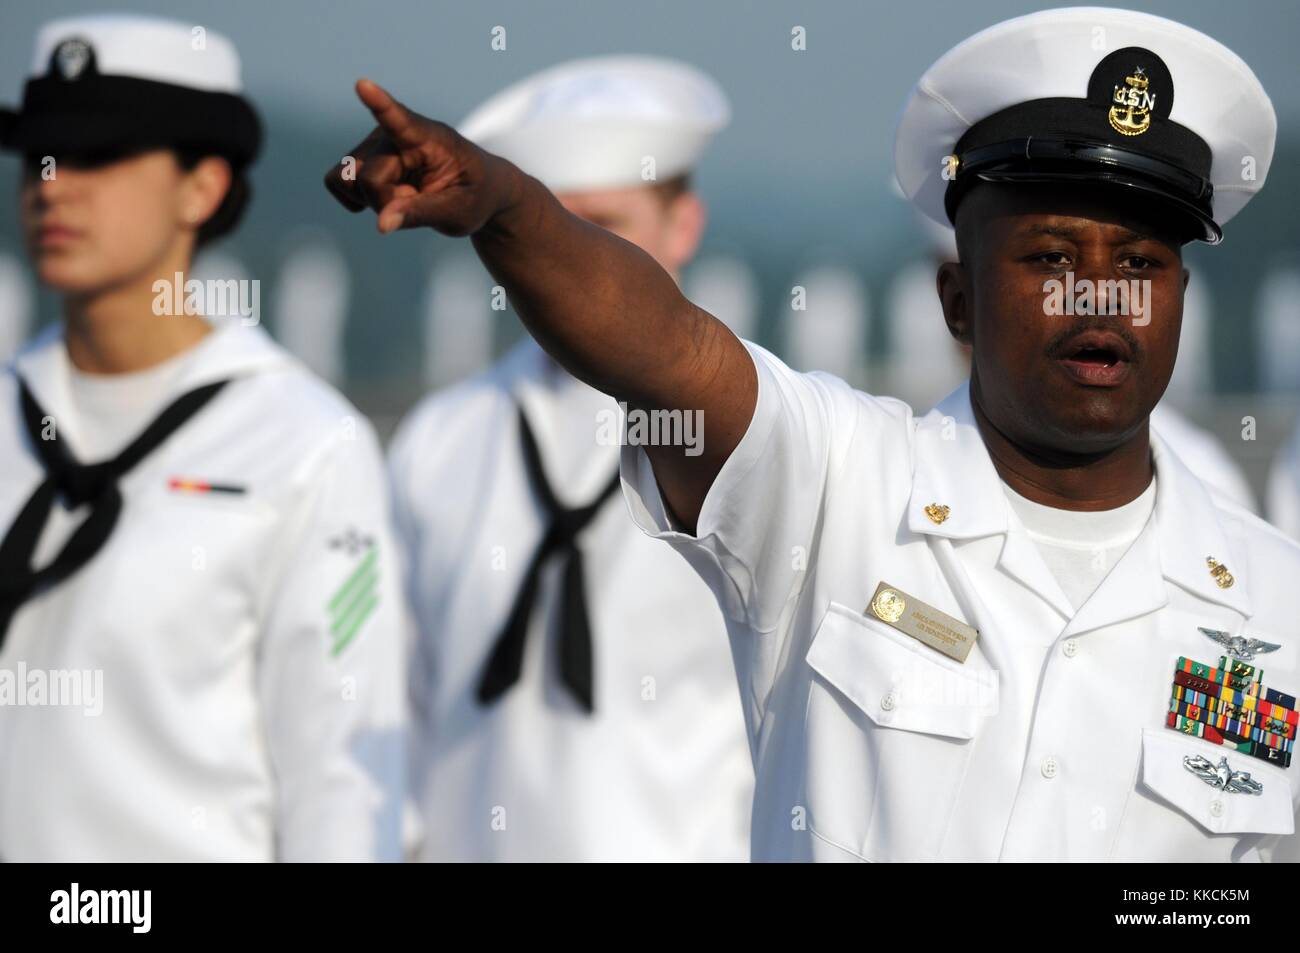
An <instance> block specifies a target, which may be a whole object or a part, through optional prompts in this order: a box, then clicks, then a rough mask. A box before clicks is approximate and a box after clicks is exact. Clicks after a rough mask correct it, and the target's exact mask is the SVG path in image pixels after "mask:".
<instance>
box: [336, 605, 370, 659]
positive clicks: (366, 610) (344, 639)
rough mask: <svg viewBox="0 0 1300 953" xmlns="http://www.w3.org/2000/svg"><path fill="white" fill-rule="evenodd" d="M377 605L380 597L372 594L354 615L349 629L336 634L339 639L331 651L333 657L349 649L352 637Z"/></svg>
mask: <svg viewBox="0 0 1300 953" xmlns="http://www.w3.org/2000/svg"><path fill="white" fill-rule="evenodd" d="M377 605H379V595H378V593H374V592H372V593H371V594H370V598H369V599H367V600H366V601H365V602H364V603H362V604H361V608H360V609H359V610H358V611H357V612H354V613H353V614H352V621H351V622H350V623H349V624H348V626H347V628H346V629H345V630H344V631H343V632H341V633H339V632H336V635H337V638H336V639H335V640H334V648H333V649H332V650H331V651H330V654H331V655H335V656H337V655H338V654H339V653H340V652H342V651H343V650H344V649H345V648H346V647H347V644H348V643H349V642H351V641H352V637H353V636H355V635H356V634H357V631H358V630H359V629H360V628H361V624H362V623H363V622H365V621H366V619H368V618H369V617H370V613H372V612H373V611H374V610H375V606H377Z"/></svg>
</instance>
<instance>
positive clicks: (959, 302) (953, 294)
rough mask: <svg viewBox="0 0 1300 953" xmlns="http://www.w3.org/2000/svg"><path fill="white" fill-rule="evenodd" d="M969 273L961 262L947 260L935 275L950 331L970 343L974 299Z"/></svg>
mask: <svg viewBox="0 0 1300 953" xmlns="http://www.w3.org/2000/svg"><path fill="white" fill-rule="evenodd" d="M968 279H969V275H968V273H967V270H966V266H965V265H963V264H961V263H960V262H955V261H946V262H944V263H943V264H942V265H940V266H939V273H938V274H937V275H936V276H935V287H936V288H937V289H938V291H939V303H940V304H941V305H942V306H943V320H944V323H945V324H947V325H948V333H949V334H951V335H952V336H953V338H954V340H956V341H958V342H959V343H961V344H965V345H970V344H971V343H972V341H971V322H972V319H973V317H974V315H973V314H972V301H971V293H970V282H969V280H968Z"/></svg>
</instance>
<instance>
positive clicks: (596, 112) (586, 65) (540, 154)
mask: <svg viewBox="0 0 1300 953" xmlns="http://www.w3.org/2000/svg"><path fill="white" fill-rule="evenodd" d="M730 118H731V110H730V107H729V105H728V103H727V97H726V95H725V94H724V93H723V92H722V89H721V87H719V86H718V84H717V83H715V82H714V81H713V80H712V79H711V78H710V77H709V76H707V75H706V74H704V73H703V72H701V71H700V70H698V69H696V68H695V67H693V66H688V65H686V64H685V63H679V62H676V61H674V60H668V59H661V58H658V57H651V56H602V57H595V58H591V59H581V60H572V61H570V62H567V63H561V64H560V65H558V66H554V67H551V68H550V69H546V70H543V71H542V72H540V73H535V74H534V75H532V76H530V77H528V78H526V79H523V80H521V81H519V82H518V83H515V84H514V85H512V86H509V87H507V88H506V89H504V90H502V91H501V92H499V93H497V94H496V95H495V96H493V97H491V98H490V99H488V100H487V102H485V103H483V104H482V105H481V106H479V107H478V108H477V109H475V110H474V111H473V112H471V113H470V114H469V115H468V116H466V117H465V119H464V120H463V121H462V122H461V123H460V126H459V130H460V132H461V134H462V135H464V136H465V137H466V138H468V139H472V140H473V141H474V142H476V143H478V144H479V145H480V146H482V147H483V148H484V149H487V150H488V151H489V152H494V153H496V154H497V155H500V156H502V157H504V158H506V159H509V160H510V161H511V162H513V163H515V165H517V166H519V167H520V168H521V169H523V170H524V171H525V172H527V173H528V174H529V175H533V176H536V177H537V178H538V179H540V180H541V181H542V182H543V183H544V184H545V185H546V186H547V188H549V189H551V191H553V192H569V191H579V190H591V189H608V188H620V187H625V186H629V185H648V184H652V183H653V182H655V181H659V182H662V181H666V180H668V179H670V178H672V177H674V176H676V175H680V174H682V173H684V172H688V171H690V169H691V168H693V167H694V165H695V163H696V162H697V161H698V160H699V158H700V156H701V155H702V154H703V152H704V150H705V148H706V147H707V146H708V144H709V142H710V140H711V139H712V138H713V136H714V135H715V134H716V133H717V132H718V131H719V130H720V129H722V128H723V127H724V126H726V125H727V123H728V122H729V121H730ZM648 160H653V161H652V162H651V161H648Z"/></svg>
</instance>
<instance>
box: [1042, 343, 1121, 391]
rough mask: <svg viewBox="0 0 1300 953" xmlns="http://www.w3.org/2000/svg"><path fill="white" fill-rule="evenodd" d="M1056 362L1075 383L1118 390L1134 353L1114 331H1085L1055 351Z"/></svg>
mask: <svg viewBox="0 0 1300 953" xmlns="http://www.w3.org/2000/svg"><path fill="white" fill-rule="evenodd" d="M1055 359H1056V362H1057V364H1058V365H1059V366H1060V367H1061V369H1062V370H1063V371H1065V373H1066V374H1067V375H1069V377H1071V378H1072V379H1073V380H1074V381H1075V382H1076V383H1079V384H1083V385H1085V386H1087V387H1117V386H1118V385H1119V384H1121V383H1122V382H1123V381H1124V380H1126V379H1127V378H1128V376H1129V374H1130V373H1131V371H1132V368H1133V350H1132V348H1130V347H1129V344H1128V342H1127V341H1125V340H1124V338H1122V337H1121V336H1120V335H1118V334H1116V333H1115V332H1113V331H1084V332H1083V333H1082V334H1077V335H1075V336H1074V337H1072V338H1070V339H1069V340H1068V341H1066V342H1065V344H1064V345H1063V346H1062V347H1061V348H1058V349H1057V351H1056V358H1055Z"/></svg>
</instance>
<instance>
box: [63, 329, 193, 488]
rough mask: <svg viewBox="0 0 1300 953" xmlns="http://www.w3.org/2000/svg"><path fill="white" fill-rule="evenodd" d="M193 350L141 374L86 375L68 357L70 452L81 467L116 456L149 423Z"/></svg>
mask: <svg viewBox="0 0 1300 953" xmlns="http://www.w3.org/2000/svg"><path fill="white" fill-rule="evenodd" d="M194 351H195V348H193V347H190V348H186V349H185V350H184V351H182V352H181V353H179V354H176V355H174V356H172V357H169V358H167V360H165V361H162V362H161V363H159V364H155V365H153V366H152V367H147V368H145V369H144V370H142V371H132V372H131V373H128V374H87V373H86V372H85V371H81V370H78V369H77V368H76V367H75V366H74V365H73V363H72V361H71V360H68V359H67V357H66V351H65V352H64V355H65V356H64V360H65V361H67V375H68V389H69V391H70V392H71V395H72V403H73V410H74V414H75V416H76V419H77V423H76V436H75V438H74V440H73V441H72V449H73V452H74V454H75V456H76V458H77V461H78V462H79V463H98V462H100V461H101V460H106V459H109V458H111V457H114V456H116V455H117V454H118V453H119V452H120V451H122V450H123V449H125V447H126V445H127V444H128V443H130V442H131V441H132V440H134V439H135V438H136V437H137V436H139V435H140V433H141V431H143V430H144V428H145V427H147V426H148V425H149V424H150V422H152V421H153V419H154V417H156V416H157V415H158V414H159V413H161V412H162V409H163V407H164V406H165V405H166V404H167V402H168V401H167V398H168V397H170V396H171V394H172V387H173V385H174V384H175V382H176V380H177V378H178V377H179V376H180V374H181V372H182V371H183V370H184V369H185V366H186V365H187V364H188V363H189V361H190V359H191V358H192V357H193V355H194Z"/></svg>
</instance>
